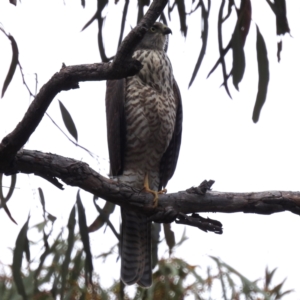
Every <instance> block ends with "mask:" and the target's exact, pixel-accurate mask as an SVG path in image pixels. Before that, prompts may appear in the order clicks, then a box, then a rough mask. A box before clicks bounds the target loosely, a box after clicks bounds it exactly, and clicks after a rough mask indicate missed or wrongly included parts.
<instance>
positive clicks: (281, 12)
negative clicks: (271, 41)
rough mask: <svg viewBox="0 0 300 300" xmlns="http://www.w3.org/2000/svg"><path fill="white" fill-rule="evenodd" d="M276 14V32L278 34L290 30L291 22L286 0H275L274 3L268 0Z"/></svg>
mask: <svg viewBox="0 0 300 300" xmlns="http://www.w3.org/2000/svg"><path fill="white" fill-rule="evenodd" d="M267 3H268V4H269V5H270V7H271V9H272V10H273V12H274V14H275V16H276V32H277V35H280V34H285V33H289V32H290V28H289V23H288V20H287V17H286V3H285V0H275V1H274V3H273V2H271V1H270V0H267Z"/></svg>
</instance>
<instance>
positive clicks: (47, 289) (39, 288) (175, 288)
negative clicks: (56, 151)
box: [0, 199, 292, 300]
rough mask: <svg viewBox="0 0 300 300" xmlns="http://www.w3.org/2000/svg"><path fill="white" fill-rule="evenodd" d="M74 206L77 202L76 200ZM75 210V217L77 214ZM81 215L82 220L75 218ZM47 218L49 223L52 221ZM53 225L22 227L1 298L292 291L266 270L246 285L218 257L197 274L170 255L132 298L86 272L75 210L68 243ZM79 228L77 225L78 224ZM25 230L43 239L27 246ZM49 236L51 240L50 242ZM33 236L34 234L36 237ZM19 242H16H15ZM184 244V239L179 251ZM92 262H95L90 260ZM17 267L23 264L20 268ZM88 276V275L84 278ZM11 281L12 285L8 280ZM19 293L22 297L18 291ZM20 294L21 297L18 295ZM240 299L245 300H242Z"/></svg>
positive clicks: (276, 295)
mask: <svg viewBox="0 0 300 300" xmlns="http://www.w3.org/2000/svg"><path fill="white" fill-rule="evenodd" d="M77 201H78V199H77ZM77 211H78V215H79V216H78V219H79V220H78V223H79V222H80V218H82V217H83V215H84V210H82V208H81V206H80V204H79V205H78V203H77ZM79 211H80V212H79ZM80 215H81V217H80ZM51 219H52V218H51ZM54 222H55V221H53V219H52V220H49V219H48V218H46V219H45V221H44V222H42V223H40V224H36V225H35V226H32V227H31V228H29V226H28V221H27V222H26V223H25V225H24V226H23V228H22V229H21V231H20V233H19V237H18V239H17V242H16V243H17V244H18V245H17V247H16V248H15V250H14V259H13V264H12V266H10V271H7V267H4V265H2V271H0V294H1V296H2V297H1V299H3V300H6V299H9V300H13V299H16V300H18V299H39V300H50V299H58V298H59V297H61V298H60V299H99V300H100V299H134V300H138V299H145V300H146V299H149V300H150V299H165V300H168V299H170V300H171V299H172V300H177V299H178V300H179V299H184V298H185V297H187V296H189V295H190V296H191V297H193V298H194V299H203V300H204V299H213V298H216V297H217V298H218V299H270V300H272V299H274V300H275V299H283V297H284V296H285V295H287V294H289V293H291V292H292V291H290V290H288V291H284V290H283V284H284V282H285V281H283V282H281V283H279V284H276V285H275V286H274V285H273V284H271V283H272V280H273V276H274V274H275V271H276V269H274V270H272V271H269V270H268V269H266V272H265V278H264V279H263V280H254V281H251V280H249V279H247V278H246V277H244V276H243V275H242V274H240V273H239V272H238V271H236V270H235V269H234V268H232V267H231V266H229V265H227V264H226V263H224V262H222V261H221V260H220V259H219V258H216V257H210V258H211V263H212V265H214V267H208V268H207V269H206V270H201V268H200V267H199V266H193V265H190V264H188V263H187V262H185V261H184V260H182V259H180V258H176V257H174V255H172V254H171V255H170V257H169V258H168V259H164V258H161V259H160V260H159V261H158V263H157V266H156V268H155V269H154V271H155V272H154V274H153V284H152V286H151V287H150V288H149V289H142V288H137V289H136V290H135V295H134V296H133V297H132V296H130V295H129V294H128V291H127V289H126V287H124V285H123V284H122V282H121V281H117V282H114V283H113V284H112V286H111V287H109V288H103V287H102V286H101V283H100V279H101V278H100V275H99V274H97V273H95V272H92V274H91V273H90V270H89V269H87V262H88V261H89V259H88V257H90V253H87V252H86V249H85V246H84V243H82V237H80V235H81V234H82V229H81V230H80V232H81V233H80V234H79V233H76V231H75V227H76V226H75V225H76V218H75V207H74V208H73V209H72V211H71V213H70V216H69V222H68V231H69V232H68V238H67V239H66V238H65V236H66V233H65V232H64V230H62V231H61V232H60V233H59V234H58V235H57V236H56V237H55V238H54V237H53V234H52V229H53V224H54ZM79 227H80V225H79ZM46 230H48V231H49V233H48V234H46V233H45V231H46ZM29 231H38V235H39V236H41V237H42V240H41V241H40V242H35V241H29V240H28V239H27V234H28V232H29ZM50 234H51V237H52V239H51V240H52V241H51V242H50V241H49V236H50ZM34 236H35V237H36V236H37V234H36V233H35V234H34ZM20 240H22V241H23V242H22V243H20V242H19V241H20ZM185 240H186V237H185V235H183V237H182V239H181V241H180V242H179V243H178V244H177V245H176V246H179V245H180V244H182V243H183V242H184V241H185ZM29 244H32V245H34V244H35V246H36V247H40V246H41V244H43V247H42V248H43V253H42V255H41V256H40V257H39V259H37V258H35V259H32V260H30V253H29V248H28V245H29ZM113 249H114V247H113V248H112V249H111V250H110V251H109V252H108V253H103V254H102V255H100V256H98V259H99V258H105V259H106V258H107V257H108V256H110V255H113V254H114V251H113ZM23 251H24V252H25V253H26V258H27V261H28V264H27V266H26V267H25V266H24V264H22V258H23ZM94 259H96V258H94ZM20 264H22V265H23V267H22V268H20ZM89 275H91V276H90V277H89ZM13 279H14V280H13ZM20 291H21V292H20ZM19 294H21V295H22V297H20V296H19ZM243 297H244V298H243Z"/></svg>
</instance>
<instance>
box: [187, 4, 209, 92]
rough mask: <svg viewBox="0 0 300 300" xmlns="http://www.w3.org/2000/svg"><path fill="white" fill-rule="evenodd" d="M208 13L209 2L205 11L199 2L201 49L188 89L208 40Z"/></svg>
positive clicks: (197, 69)
mask: <svg viewBox="0 0 300 300" xmlns="http://www.w3.org/2000/svg"><path fill="white" fill-rule="evenodd" d="M209 11H210V1H209V5H208V8H207V9H206V7H205V5H204V3H203V2H201V15H202V18H201V23H202V22H203V31H202V34H201V38H202V47H201V50H200V54H199V57H198V60H197V62H196V65H195V68H194V71H193V74H192V78H191V80H190V83H189V87H190V86H191V85H192V83H193V81H194V79H195V78H196V76H197V73H198V71H199V69H200V66H201V63H202V60H203V58H204V55H205V51H206V46H207V38H208V17H209Z"/></svg>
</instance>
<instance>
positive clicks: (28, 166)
mask: <svg viewBox="0 0 300 300" xmlns="http://www.w3.org/2000/svg"><path fill="white" fill-rule="evenodd" d="M0 171H1V172H4V171H5V172H6V173H14V172H21V173H26V174H28V173H34V174H36V175H38V176H42V177H48V178H55V179H56V178H58V179H61V180H62V181H63V182H65V183H66V184H68V185H71V186H77V187H79V188H81V189H83V190H85V191H87V192H89V193H92V194H94V195H96V196H98V197H101V198H103V199H105V200H107V201H110V202H112V203H115V204H117V205H120V206H122V207H128V208H130V209H135V210H138V211H140V212H143V213H146V214H148V215H151V214H154V213H163V212H166V214H167V213H168V212H169V211H170V210H171V211H172V212H173V213H172V215H178V214H179V213H185V214H187V213H195V212H223V213H234V212H244V213H257V214H272V213H277V212H282V211H290V212H292V213H295V214H298V215H300V192H286V191H266V192H258V193H223V192H216V191H207V192H206V193H205V194H203V192H202V190H201V189H199V188H190V189H188V190H186V191H181V192H178V193H172V194H166V195H160V196H159V202H158V203H159V204H158V207H157V208H153V205H152V201H153V195H151V194H149V193H144V192H143V191H139V190H137V189H133V188H132V187H129V186H126V185H124V184H120V183H118V182H117V181H114V180H112V179H108V178H105V177H103V176H101V175H100V174H98V173H97V172H96V171H94V170H93V169H92V168H90V167H89V166H88V165H87V164H86V163H83V162H79V161H76V160H74V159H71V158H65V157H62V156H59V155H54V154H50V153H42V152H39V151H30V150H22V151H20V152H19V153H18V154H17V155H16V160H15V161H14V166H13V167H9V168H6V169H5V170H3V169H1V166H0Z"/></svg>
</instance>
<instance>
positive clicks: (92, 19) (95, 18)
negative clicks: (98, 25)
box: [81, 12, 97, 31]
mask: <svg viewBox="0 0 300 300" xmlns="http://www.w3.org/2000/svg"><path fill="white" fill-rule="evenodd" d="M95 20H97V12H96V14H94V15H93V16H92V18H91V19H90V20H89V21H88V22H87V23H86V24H85V25H84V26H83V27H82V29H81V31H83V30H85V29H86V28H88V27H89V26H90V25H91V24H92V23H93V22H94V21H95Z"/></svg>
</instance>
